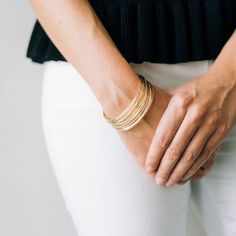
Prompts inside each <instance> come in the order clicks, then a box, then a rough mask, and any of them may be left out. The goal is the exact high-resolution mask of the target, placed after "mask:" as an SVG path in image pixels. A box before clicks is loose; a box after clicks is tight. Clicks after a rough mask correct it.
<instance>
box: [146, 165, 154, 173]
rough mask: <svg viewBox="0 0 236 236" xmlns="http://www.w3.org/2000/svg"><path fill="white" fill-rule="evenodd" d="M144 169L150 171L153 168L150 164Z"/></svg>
mask: <svg viewBox="0 0 236 236" xmlns="http://www.w3.org/2000/svg"><path fill="white" fill-rule="evenodd" d="M145 169H146V171H147V172H148V173H151V172H153V170H154V168H153V167H152V166H147V167H145Z"/></svg>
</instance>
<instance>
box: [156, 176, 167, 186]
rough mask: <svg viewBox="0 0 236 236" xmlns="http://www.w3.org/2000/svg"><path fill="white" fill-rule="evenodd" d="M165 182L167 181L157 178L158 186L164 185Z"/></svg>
mask: <svg viewBox="0 0 236 236" xmlns="http://www.w3.org/2000/svg"><path fill="white" fill-rule="evenodd" d="M165 182H166V181H165V179H163V178H161V177H157V178H156V183H157V184H158V185H164V183H165Z"/></svg>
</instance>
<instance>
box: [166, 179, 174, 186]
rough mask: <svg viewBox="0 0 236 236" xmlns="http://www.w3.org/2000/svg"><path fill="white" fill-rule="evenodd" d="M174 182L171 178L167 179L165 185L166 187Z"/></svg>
mask: <svg viewBox="0 0 236 236" xmlns="http://www.w3.org/2000/svg"><path fill="white" fill-rule="evenodd" d="M173 184H174V182H173V181H172V180H168V181H167V182H166V186H167V187H169V186H171V185H173Z"/></svg>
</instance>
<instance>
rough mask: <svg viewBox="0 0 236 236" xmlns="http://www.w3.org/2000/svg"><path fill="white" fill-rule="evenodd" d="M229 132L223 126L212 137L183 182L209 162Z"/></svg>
mask: <svg viewBox="0 0 236 236" xmlns="http://www.w3.org/2000/svg"><path fill="white" fill-rule="evenodd" d="M227 133H228V130H227V129H226V126H225V125H221V126H220V127H219V128H218V129H217V130H216V132H215V133H214V134H213V135H212V136H211V138H210V139H209V141H208V142H207V144H206V145H205V146H204V148H203V149H202V151H201V153H200V157H199V158H198V159H197V161H196V162H195V163H194V164H193V165H192V166H191V167H190V168H189V169H188V171H187V172H186V174H185V175H184V176H183V178H182V180H185V179H186V178H189V176H192V175H193V174H195V173H196V171H197V170H198V169H199V168H200V167H201V166H202V165H203V164H204V163H205V162H206V161H207V159H208V158H209V156H211V154H212V153H214V152H216V149H217V148H218V147H219V145H220V144H221V141H222V139H223V138H224V137H225V136H226V135H227Z"/></svg>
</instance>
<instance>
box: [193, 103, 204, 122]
mask: <svg viewBox="0 0 236 236" xmlns="http://www.w3.org/2000/svg"><path fill="white" fill-rule="evenodd" d="M203 115H204V110H203V109H202V108H201V107H200V106H198V105H195V106H193V107H192V108H191V116H190V117H191V118H190V120H191V122H192V123H198V122H199V121H201V120H202V118H203Z"/></svg>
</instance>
